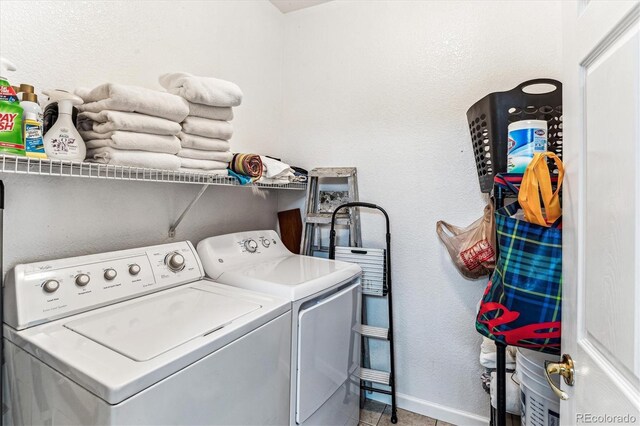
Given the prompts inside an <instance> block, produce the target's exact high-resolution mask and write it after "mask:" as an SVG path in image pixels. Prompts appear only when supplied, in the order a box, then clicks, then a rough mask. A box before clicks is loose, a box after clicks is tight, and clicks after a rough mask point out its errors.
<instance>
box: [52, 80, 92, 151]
mask: <svg viewBox="0 0 640 426" xmlns="http://www.w3.org/2000/svg"><path fill="white" fill-rule="evenodd" d="M43 93H44V94H45V95H47V96H49V100H50V101H51V102H57V103H58V119H57V120H56V122H55V123H54V125H53V126H51V128H50V129H49V130H48V131H47V133H46V134H45V135H44V150H45V152H46V154H47V157H48V158H50V159H53V160H67V161H82V160H84V158H85V156H86V154H87V147H86V146H85V144H84V141H83V140H82V137H81V136H80V133H78V131H77V130H76V128H75V126H74V125H73V121H72V119H71V114H72V112H73V106H74V105H81V104H82V99H81V98H79V97H78V96H76V95H73V94H71V93H69V92H66V91H64V90H57V89H56V90H50V91H43Z"/></svg>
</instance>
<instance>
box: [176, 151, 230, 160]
mask: <svg viewBox="0 0 640 426" xmlns="http://www.w3.org/2000/svg"><path fill="white" fill-rule="evenodd" d="M178 157H183V158H194V159H196V160H213V161H222V162H224V163H228V162H229V161H231V159H232V158H233V154H232V153H231V152H230V151H227V152H220V151H201V150H199V149H191V148H182V149H180V151H178Z"/></svg>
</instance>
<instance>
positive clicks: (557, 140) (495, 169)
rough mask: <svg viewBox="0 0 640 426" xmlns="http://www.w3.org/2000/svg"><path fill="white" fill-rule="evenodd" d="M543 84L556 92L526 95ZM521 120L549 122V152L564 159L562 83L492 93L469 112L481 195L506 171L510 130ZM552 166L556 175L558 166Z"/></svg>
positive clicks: (546, 82)
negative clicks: (514, 123) (512, 124)
mask: <svg viewBox="0 0 640 426" xmlns="http://www.w3.org/2000/svg"><path fill="white" fill-rule="evenodd" d="M541 84H544V85H550V86H553V89H551V91H547V92H545V93H530V92H526V91H525V90H526V89H529V90H530V91H532V90H533V89H534V88H535V86H536V85H541ZM545 87H548V86H545ZM520 120H546V121H547V129H548V130H547V150H548V151H551V152H554V153H555V154H557V155H558V157H560V158H562V83H560V82H559V81H557V80H552V79H549V78H538V79H534V80H529V81H525V82H524V83H521V84H519V85H518V86H516V87H515V88H513V89H512V90H509V91H508V92H496V93H491V94H489V95H487V96H485V97H484V98H482V99H480V100H479V101H478V102H476V103H475V104H474V105H473V106H472V107H471V108H469V110H468V111H467V121H468V123H469V132H470V133H471V142H472V144H473V154H474V156H475V160H476V168H477V170H478V180H479V181H480V190H481V191H482V192H487V193H488V192H491V190H492V189H493V177H494V176H495V175H496V174H498V173H505V172H506V171H507V139H508V131H507V127H508V126H509V124H510V123H513V122H514V121H520ZM549 165H550V167H551V170H552V172H554V173H557V169H556V167H555V164H553V163H550V164H549Z"/></svg>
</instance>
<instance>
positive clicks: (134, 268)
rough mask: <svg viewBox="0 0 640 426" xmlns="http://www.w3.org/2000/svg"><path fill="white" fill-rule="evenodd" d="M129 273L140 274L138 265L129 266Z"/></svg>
mask: <svg viewBox="0 0 640 426" xmlns="http://www.w3.org/2000/svg"><path fill="white" fill-rule="evenodd" d="M129 273H130V274H131V275H138V274H139V273H140V265H137V264H135V263H134V264H133V265H129Z"/></svg>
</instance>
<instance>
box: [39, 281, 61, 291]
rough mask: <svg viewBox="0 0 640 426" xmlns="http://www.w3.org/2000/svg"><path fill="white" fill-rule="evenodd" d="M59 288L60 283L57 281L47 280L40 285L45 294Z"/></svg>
mask: <svg viewBox="0 0 640 426" xmlns="http://www.w3.org/2000/svg"><path fill="white" fill-rule="evenodd" d="M59 288H60V283H59V282H58V281H57V280H47V281H45V282H44V284H43V285H42V289H43V290H44V291H46V292H47V293H53V292H54V291H56V290H57V289H59Z"/></svg>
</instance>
